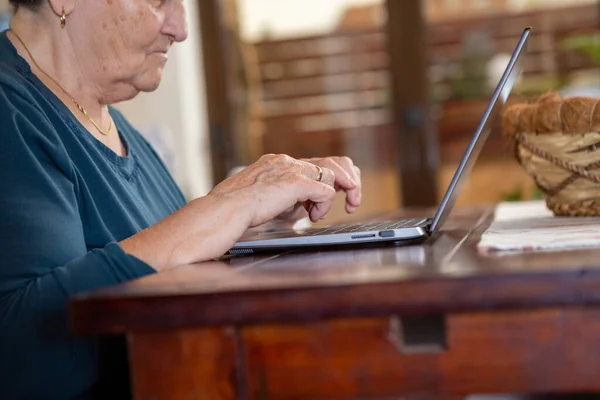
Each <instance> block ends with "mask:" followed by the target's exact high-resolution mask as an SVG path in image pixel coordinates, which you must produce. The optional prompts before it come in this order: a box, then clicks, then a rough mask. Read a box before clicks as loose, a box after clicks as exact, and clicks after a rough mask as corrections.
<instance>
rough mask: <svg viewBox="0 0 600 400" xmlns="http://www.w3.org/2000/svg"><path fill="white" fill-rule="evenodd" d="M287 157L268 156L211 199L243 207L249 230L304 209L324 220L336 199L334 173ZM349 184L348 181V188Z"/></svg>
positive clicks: (223, 185)
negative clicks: (320, 170)
mask: <svg viewBox="0 0 600 400" xmlns="http://www.w3.org/2000/svg"><path fill="white" fill-rule="evenodd" d="M322 170H323V175H322V178H321V181H320V182H318V181H317V178H318V175H319V169H318V168H317V167H316V166H315V164H314V163H311V162H308V161H303V160H296V159H294V158H292V157H289V156H286V155H273V154H269V155H265V156H263V157H261V158H260V159H259V160H258V161H257V162H255V163H254V164H252V165H250V166H248V167H246V168H245V169H243V170H242V171H240V172H238V173H237V174H235V175H233V176H232V177H230V178H228V179H226V180H224V181H223V182H221V183H220V184H219V185H217V186H216V187H215V188H214V189H213V190H212V191H211V192H210V193H209V196H216V197H220V198H222V199H231V200H233V201H234V202H236V203H239V207H243V210H244V212H245V213H247V217H248V227H255V226H258V225H261V224H263V223H265V222H267V221H269V220H272V219H273V218H276V217H277V216H280V215H282V214H285V213H293V212H294V210H296V208H297V206H298V205H301V206H303V207H304V208H305V209H306V210H307V212H308V215H309V217H310V219H311V220H312V221H318V220H319V219H322V218H324V217H325V216H326V215H327V213H328V212H329V210H330V209H331V205H332V202H333V200H334V197H335V185H336V177H335V174H334V172H333V171H332V170H330V169H329V168H327V167H325V168H322ZM347 184H348V182H346V185H347Z"/></svg>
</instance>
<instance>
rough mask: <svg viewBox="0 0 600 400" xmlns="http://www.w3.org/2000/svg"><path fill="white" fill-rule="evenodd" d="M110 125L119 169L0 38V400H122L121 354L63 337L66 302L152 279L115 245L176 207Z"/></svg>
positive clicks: (145, 161) (142, 151)
mask: <svg viewBox="0 0 600 400" xmlns="http://www.w3.org/2000/svg"><path fill="white" fill-rule="evenodd" d="M111 114H112V116H113V119H114V121H115V125H116V128H117V131H118V133H119V134H120V135H121V138H122V140H123V142H124V143H125V145H126V148H127V150H128V155H127V156H125V157H121V156H118V155H117V154H116V153H114V152H113V151H111V150H110V149H109V148H107V147H106V146H105V145H103V144H102V143H101V142H99V141H98V140H96V139H95V138H94V137H93V136H92V135H91V134H90V133H89V132H87V131H86V130H85V129H84V128H83V126H82V125H81V124H80V123H79V122H78V121H77V119H76V118H75V117H74V116H73V115H72V114H71V113H70V111H69V110H68V108H67V107H66V106H65V105H64V104H63V103H61V102H60V101H59V100H58V98H56V97H55V96H54V95H53V93H52V92H51V91H49V90H48V88H47V87H45V86H44V85H43V84H42V83H41V81H39V80H38V79H37V78H36V76H35V75H34V74H33V73H32V71H31V70H30V68H29V65H28V64H27V63H26V62H25V60H24V59H22V58H21V57H20V56H19V55H18V54H17V52H16V50H15V48H14V47H13V46H12V44H11V43H10V41H9V40H8V38H7V36H6V32H1V33H0V399H3V400H9V399H45V400H51V399H72V398H92V397H93V395H94V393H95V394H96V395H99V396H101V397H104V398H110V399H113V398H114V399H118V398H122V397H121V396H123V395H124V394H125V390H126V384H127V381H126V379H124V378H123V376H122V374H121V372H122V371H125V372H126V371H127V367H126V365H125V364H124V361H125V354H124V346H123V345H122V342H121V341H120V340H118V339H110V340H109V339H106V340H105V339H97V338H81V337H75V336H73V335H71V333H70V332H69V329H68V315H67V301H68V298H69V297H70V296H71V295H73V294H75V293H80V292H84V291H89V290H93V289H97V288H100V287H102V286H107V285H114V284H117V283H121V282H125V281H128V280H130V279H134V278H138V277H141V276H144V275H147V274H150V273H152V272H153V271H154V270H153V269H152V268H150V267H149V266H148V265H146V264H145V263H144V262H142V261H141V260H139V259H137V258H135V257H133V256H131V255H128V254H126V253H125V252H124V251H123V250H122V249H121V247H120V246H119V244H118V242H119V241H121V240H123V239H125V238H127V237H130V236H132V235H133V234H135V233H136V232H138V231H140V230H141V229H144V228H146V227H149V226H151V225H153V224H154V223H156V222H157V221H159V220H161V219H163V218H165V217H166V216H168V215H169V214H171V213H173V212H175V211H176V210H178V209H179V208H181V207H182V206H183V205H184V204H185V199H184V197H183V195H182V194H181V191H180V190H179V189H178V187H177V185H176V184H175V182H174V181H173V179H172V178H171V176H170V175H169V172H168V171H167V169H166V168H165V166H164V165H163V163H162V162H161V161H160V159H159V158H158V156H157V154H156V153H155V152H154V151H153V149H152V148H151V146H150V145H149V144H148V143H147V142H146V141H145V140H144V139H143V138H142V137H141V136H140V135H139V134H138V133H137V132H136V131H135V129H134V128H133V127H132V126H131V125H130V124H129V123H128V122H127V121H126V120H125V118H124V117H123V116H122V115H121V114H120V113H118V112H117V111H116V110H114V109H111ZM114 132H115V131H113V133H114ZM119 339H120V338H119ZM125 378H126V377H125ZM124 385H125V386H124ZM103 390H104V391H105V392H102V391H103Z"/></svg>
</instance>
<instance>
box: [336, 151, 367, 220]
mask: <svg viewBox="0 0 600 400" xmlns="http://www.w3.org/2000/svg"><path fill="white" fill-rule="evenodd" d="M340 163H341V164H342V165H344V164H346V165H345V167H346V168H347V169H348V170H349V171H351V174H352V177H353V179H354V181H355V182H356V187H355V188H354V189H351V190H348V191H346V211H347V212H348V213H353V212H355V211H356V209H357V207H358V206H360V203H361V201H362V180H361V176H360V175H361V173H360V168H358V167H357V166H356V165H354V164H353V163H352V160H350V159H348V160H342V161H340Z"/></svg>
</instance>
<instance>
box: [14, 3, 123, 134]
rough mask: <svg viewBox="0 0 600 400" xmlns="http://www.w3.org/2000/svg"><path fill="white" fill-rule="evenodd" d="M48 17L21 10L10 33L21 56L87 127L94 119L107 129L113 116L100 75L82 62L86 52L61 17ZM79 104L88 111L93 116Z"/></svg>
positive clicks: (15, 17)
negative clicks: (77, 48) (63, 26)
mask: <svg viewBox="0 0 600 400" xmlns="http://www.w3.org/2000/svg"><path fill="white" fill-rule="evenodd" d="M50 17H54V16H53V15H52V16H50ZM48 19H49V16H47V15H44V14H43V13H42V12H40V13H36V12H32V11H29V10H27V9H21V10H19V11H18V12H17V13H16V14H15V16H14V17H13V18H12V20H11V21H10V29H11V31H12V32H13V35H11V34H10V33H9V35H8V36H9V39H10V40H11V42H12V43H13V45H14V46H15V48H16V49H17V51H18V53H19V55H21V56H22V57H23V58H24V59H25V60H26V61H27V62H28V63H29V65H30V67H31V70H32V71H33V73H34V74H35V75H36V76H37V77H38V78H39V79H40V80H41V81H42V82H43V83H44V84H45V85H46V86H47V87H48V88H49V89H50V90H51V91H52V92H53V93H54V94H55V95H56V96H57V97H58V98H59V99H60V100H61V101H63V102H64V103H65V105H67V107H69V109H71V110H72V111H73V114H74V115H75V116H76V117H77V118H78V119H79V120H80V121H81V122H82V123H83V124H84V125H85V126H86V127H89V125H90V123H91V121H89V118H91V119H92V120H93V121H94V122H96V124H98V126H99V127H101V129H107V128H108V126H109V125H110V124H111V123H112V121H111V117H110V114H109V112H108V107H107V103H106V102H104V101H103V97H102V95H101V93H102V91H101V89H100V87H101V85H100V84H98V83H97V82H94V80H93V79H92V78H91V77H92V76H94V75H96V74H94V73H93V71H86V66H85V65H83V64H82V62H81V61H82V60H83V59H85V57H86V55H79V54H76V53H75V51H74V47H73V43H72V42H71V40H70V36H69V34H68V32H67V31H66V30H63V29H61V27H60V22H59V18H57V17H56V18H52V21H49V20H48ZM54 20H55V21H54ZM49 22H55V24H50V23H49ZM54 25H56V26H54ZM40 32H44V34H40ZM19 38H20V40H19ZM21 41H22V42H21ZM82 56H83V57H82ZM89 56H91V55H89ZM86 72H87V73H86ZM90 72H92V73H90ZM75 103H77V104H79V105H80V106H81V107H82V108H83V109H84V110H85V111H86V113H87V114H88V116H89V118H87V117H85V115H83V113H82V112H81V110H79V109H78V107H77V106H76V105H75ZM81 117H83V118H81ZM91 128H92V129H90V131H91V132H92V133H93V129H95V126H93V124H92V126H91Z"/></svg>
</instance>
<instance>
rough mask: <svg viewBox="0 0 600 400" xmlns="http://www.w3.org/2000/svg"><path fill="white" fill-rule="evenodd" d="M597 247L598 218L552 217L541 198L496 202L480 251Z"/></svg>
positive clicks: (598, 234)
mask: <svg viewBox="0 0 600 400" xmlns="http://www.w3.org/2000/svg"><path fill="white" fill-rule="evenodd" d="M596 246H598V247H600V217H555V216H554V215H553V214H552V212H551V211H550V210H548V209H547V208H546V204H545V202H544V201H527V202H510V203H500V204H498V206H497V207H496V209H495V212H494V220H493V222H492V224H491V225H490V226H489V228H488V229H486V231H485V232H484V233H483V235H482V236H481V240H480V241H479V243H478V244H477V248H478V250H479V251H480V252H482V253H493V252H494V253H495V252H523V251H541V250H559V249H560V250H563V249H576V248H583V247H596Z"/></svg>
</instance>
